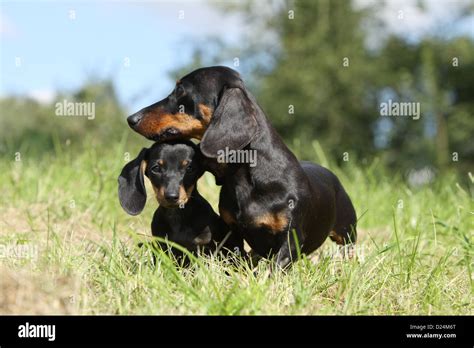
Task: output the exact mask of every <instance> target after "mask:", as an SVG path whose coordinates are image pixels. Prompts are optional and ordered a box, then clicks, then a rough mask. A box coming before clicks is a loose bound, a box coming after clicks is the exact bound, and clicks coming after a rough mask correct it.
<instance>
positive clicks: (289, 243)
mask: <svg viewBox="0 0 474 348" xmlns="http://www.w3.org/2000/svg"><path fill="white" fill-rule="evenodd" d="M294 231H296V230H294ZM295 234H296V238H297V239H298V247H297V244H296V243H297V241H296V240H295ZM284 238H285V240H284V241H283V243H282V244H281V247H280V250H278V252H277V254H276V257H275V265H276V266H277V267H278V268H280V269H285V268H287V267H289V266H290V265H291V264H292V263H293V262H294V261H296V260H297V259H298V248H299V249H300V251H301V245H303V238H302V236H301V234H300V233H298V232H293V230H292V229H291V228H289V230H288V232H286V233H284Z"/></svg>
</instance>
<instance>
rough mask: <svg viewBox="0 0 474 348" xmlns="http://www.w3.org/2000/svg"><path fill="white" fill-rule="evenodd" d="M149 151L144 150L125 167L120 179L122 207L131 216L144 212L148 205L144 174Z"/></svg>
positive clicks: (119, 190) (119, 191) (119, 193)
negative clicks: (146, 156)
mask: <svg viewBox="0 0 474 348" xmlns="http://www.w3.org/2000/svg"><path fill="white" fill-rule="evenodd" d="M146 152H147V149H145V148H143V149H142V150H141V151H140V153H139V154H138V157H137V158H135V159H134V160H132V161H130V162H128V163H127V164H126V165H125V167H123V169H122V172H121V173H120V175H119V177H118V195H119V200H120V205H121V206H122V208H123V209H124V210H125V211H126V212H127V213H129V214H130V215H138V214H140V213H141V212H142V210H143V208H144V207H145V203H146V190H145V182H144V180H143V174H144V172H145V169H146V160H145V155H146Z"/></svg>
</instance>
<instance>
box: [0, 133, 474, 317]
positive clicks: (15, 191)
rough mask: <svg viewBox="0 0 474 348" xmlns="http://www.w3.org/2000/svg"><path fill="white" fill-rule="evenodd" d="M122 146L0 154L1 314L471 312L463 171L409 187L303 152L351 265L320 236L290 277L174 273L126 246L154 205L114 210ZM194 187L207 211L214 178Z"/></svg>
mask: <svg viewBox="0 0 474 348" xmlns="http://www.w3.org/2000/svg"><path fill="white" fill-rule="evenodd" d="M126 143H127V142H126V137H125V136H124V137H123V140H122V141H121V142H117V143H116V144H115V145H113V146H108V147H103V146H102V147H93V146H83V148H82V149H81V151H77V150H74V149H72V147H71V146H69V145H68V144H67V143H63V142H61V143H57V144H55V150H54V152H52V153H47V154H44V155H43V156H29V155H28V151H26V152H24V153H22V152H20V153H17V154H15V155H13V153H9V154H4V155H2V158H1V161H0V183H1V184H0V185H1V195H0V209H1V212H2V213H1V219H0V274H1V277H0V293H1V296H0V313H1V314H210V315H247V314H249V315H252V314H278V315H282V314H290V315H291V314H315V315H334V314H337V315H339V314H343V315H352V314H356V315H358V314H375V315H383V314H388V315H398V314H415V315H418V314H428V315H435V314H454V315H456V314H471V315H472V314H473V313H474V311H473V308H474V306H473V296H472V294H473V289H474V286H473V285H474V284H473V281H474V278H473V254H474V245H473V240H472V236H473V230H474V229H473V221H474V219H473V212H474V208H473V194H474V178H473V177H472V174H470V173H465V174H462V175H463V177H462V178H461V179H462V180H460V178H459V176H455V175H454V174H446V175H443V176H441V177H438V178H436V180H435V181H434V182H432V183H430V184H428V185H425V186H421V187H415V188H414V187H410V186H408V185H407V184H406V183H405V182H404V181H403V180H402V177H401V175H400V174H397V173H391V172H388V171H386V170H385V169H384V168H383V167H382V166H381V165H380V163H379V162H378V160H377V159H375V160H374V161H372V162H370V163H367V164H362V163H357V161H352V162H351V161H349V162H348V163H347V164H344V165H343V166H341V167H336V166H335V165H333V164H332V162H331V161H330V160H328V159H327V158H326V156H325V155H324V152H323V151H322V150H321V147H320V146H319V145H318V144H317V143H313V150H314V151H313V158H311V159H312V160H313V161H315V162H318V163H320V164H323V165H326V166H328V167H330V168H331V169H332V170H333V171H335V172H336V174H337V175H338V176H339V177H340V179H341V181H342V182H343V184H344V185H345V187H346V189H347V191H348V192H349V194H350V196H351V198H352V200H353V202H354V205H355V207H356V210H357V214H358V216H359V222H358V233H359V241H358V243H357V248H356V249H355V253H356V255H355V257H353V258H352V259H347V258H342V257H340V255H338V253H337V248H335V246H334V244H333V243H332V242H331V241H330V240H329V239H328V240H327V241H326V242H325V244H324V245H323V247H322V248H320V249H319V250H318V251H317V252H315V253H314V254H312V255H310V256H308V257H305V256H303V257H302V259H301V260H300V261H299V262H297V263H296V264H295V265H294V266H293V267H292V268H291V269H290V270H288V271H287V272H275V273H273V274H270V273H269V272H268V270H269V265H270V264H269V262H268V261H261V262H260V263H259V264H258V265H257V269H256V270H253V269H251V268H250V267H249V266H248V265H247V264H246V263H244V262H239V261H237V264H235V263H232V262H229V261H226V260H220V259H218V258H215V257H212V256H210V257H199V258H196V259H195V260H194V262H193V263H192V265H191V266H190V267H188V268H180V267H176V264H175V263H174V262H173V260H171V259H170V258H169V257H168V256H167V255H165V254H163V253H158V254H157V255H156V257H157V262H156V265H153V264H152V263H151V261H150V260H151V251H150V250H147V249H146V248H138V247H137V244H138V242H140V241H143V240H146V239H148V238H149V236H150V222H151V217H152V214H153V211H154V209H156V207H157V203H156V201H155V198H154V196H153V195H151V194H149V197H148V202H147V205H146V207H145V210H144V212H143V213H142V214H141V215H139V216H136V217H132V216H128V215H127V214H126V213H125V212H124V211H123V210H122V209H121V207H120V205H119V202H118V198H117V176H118V174H119V173H120V170H121V168H122V166H123V165H124V164H125V163H126V161H125V160H124V154H125V153H126V152H127V146H126ZM84 144H88V139H84ZM138 150H139V148H133V151H132V150H129V151H130V158H133V157H134V156H135V154H136V152H137V151H138ZM461 182H462V183H461ZM198 188H199V190H200V192H201V194H203V195H204V196H205V197H206V198H207V199H208V200H209V201H210V202H211V204H212V205H213V207H214V208H215V209H216V208H217V203H218V187H217V186H215V184H214V179H213V177H212V175H210V174H206V175H205V176H204V177H203V178H201V180H200V182H199V186H198ZM149 192H152V191H151V190H149Z"/></svg>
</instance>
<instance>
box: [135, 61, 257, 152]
mask: <svg viewBox="0 0 474 348" xmlns="http://www.w3.org/2000/svg"><path fill="white" fill-rule="evenodd" d="M256 108H257V106H256V105H255V103H254V102H253V101H252V100H251V99H250V98H249V96H248V94H247V91H246V89H245V87H244V83H243V81H242V79H241V78H240V75H239V74H238V73H237V72H236V71H235V70H232V69H229V68H227V67H222V66H216V67H208V68H201V69H198V70H195V71H193V72H192V73H190V74H188V75H186V76H184V77H183V78H181V79H180V80H178V81H177V83H176V86H175V88H174V90H173V91H172V92H171V94H170V95H169V96H168V97H166V98H165V99H163V100H161V101H159V102H157V103H155V104H153V105H150V106H148V107H146V108H144V109H142V110H140V111H138V112H137V113H135V114H133V115H131V116H129V117H128V119H127V121H128V124H129V125H130V127H131V128H132V129H133V130H135V131H136V132H138V133H140V134H141V135H143V136H145V137H147V138H148V139H151V140H159V141H163V140H170V139H191V138H195V139H202V142H201V149H202V152H203V154H204V155H206V156H208V157H217V151H218V150H220V149H222V150H223V149H224V148H225V147H228V148H229V149H233V150H238V149H241V148H243V147H245V146H246V145H247V144H249V142H250V141H251V140H252V139H253V137H254V136H255V134H256V133H257V121H256V118H255V115H256Z"/></svg>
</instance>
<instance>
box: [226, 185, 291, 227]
mask: <svg viewBox="0 0 474 348" xmlns="http://www.w3.org/2000/svg"><path fill="white" fill-rule="evenodd" d="M226 190H227V192H228V195H226V196H227V204H223V205H222V207H221V217H222V218H223V219H224V221H226V223H227V224H228V225H232V224H234V225H238V227H239V228H240V229H244V230H260V231H262V230H263V232H269V233H271V234H274V235H277V234H279V233H281V232H283V231H286V230H287V229H288V226H289V223H290V220H291V209H289V207H288V206H287V205H286V204H285V202H284V200H282V199H281V198H280V197H279V196H280V195H275V196H273V197H272V195H268V194H267V195H264V194H262V193H261V189H259V188H258V187H255V186H254V185H251V184H249V183H248V182H244V183H243V184H242V181H241V182H240V185H235V186H232V185H230V186H229V187H227V188H226Z"/></svg>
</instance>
